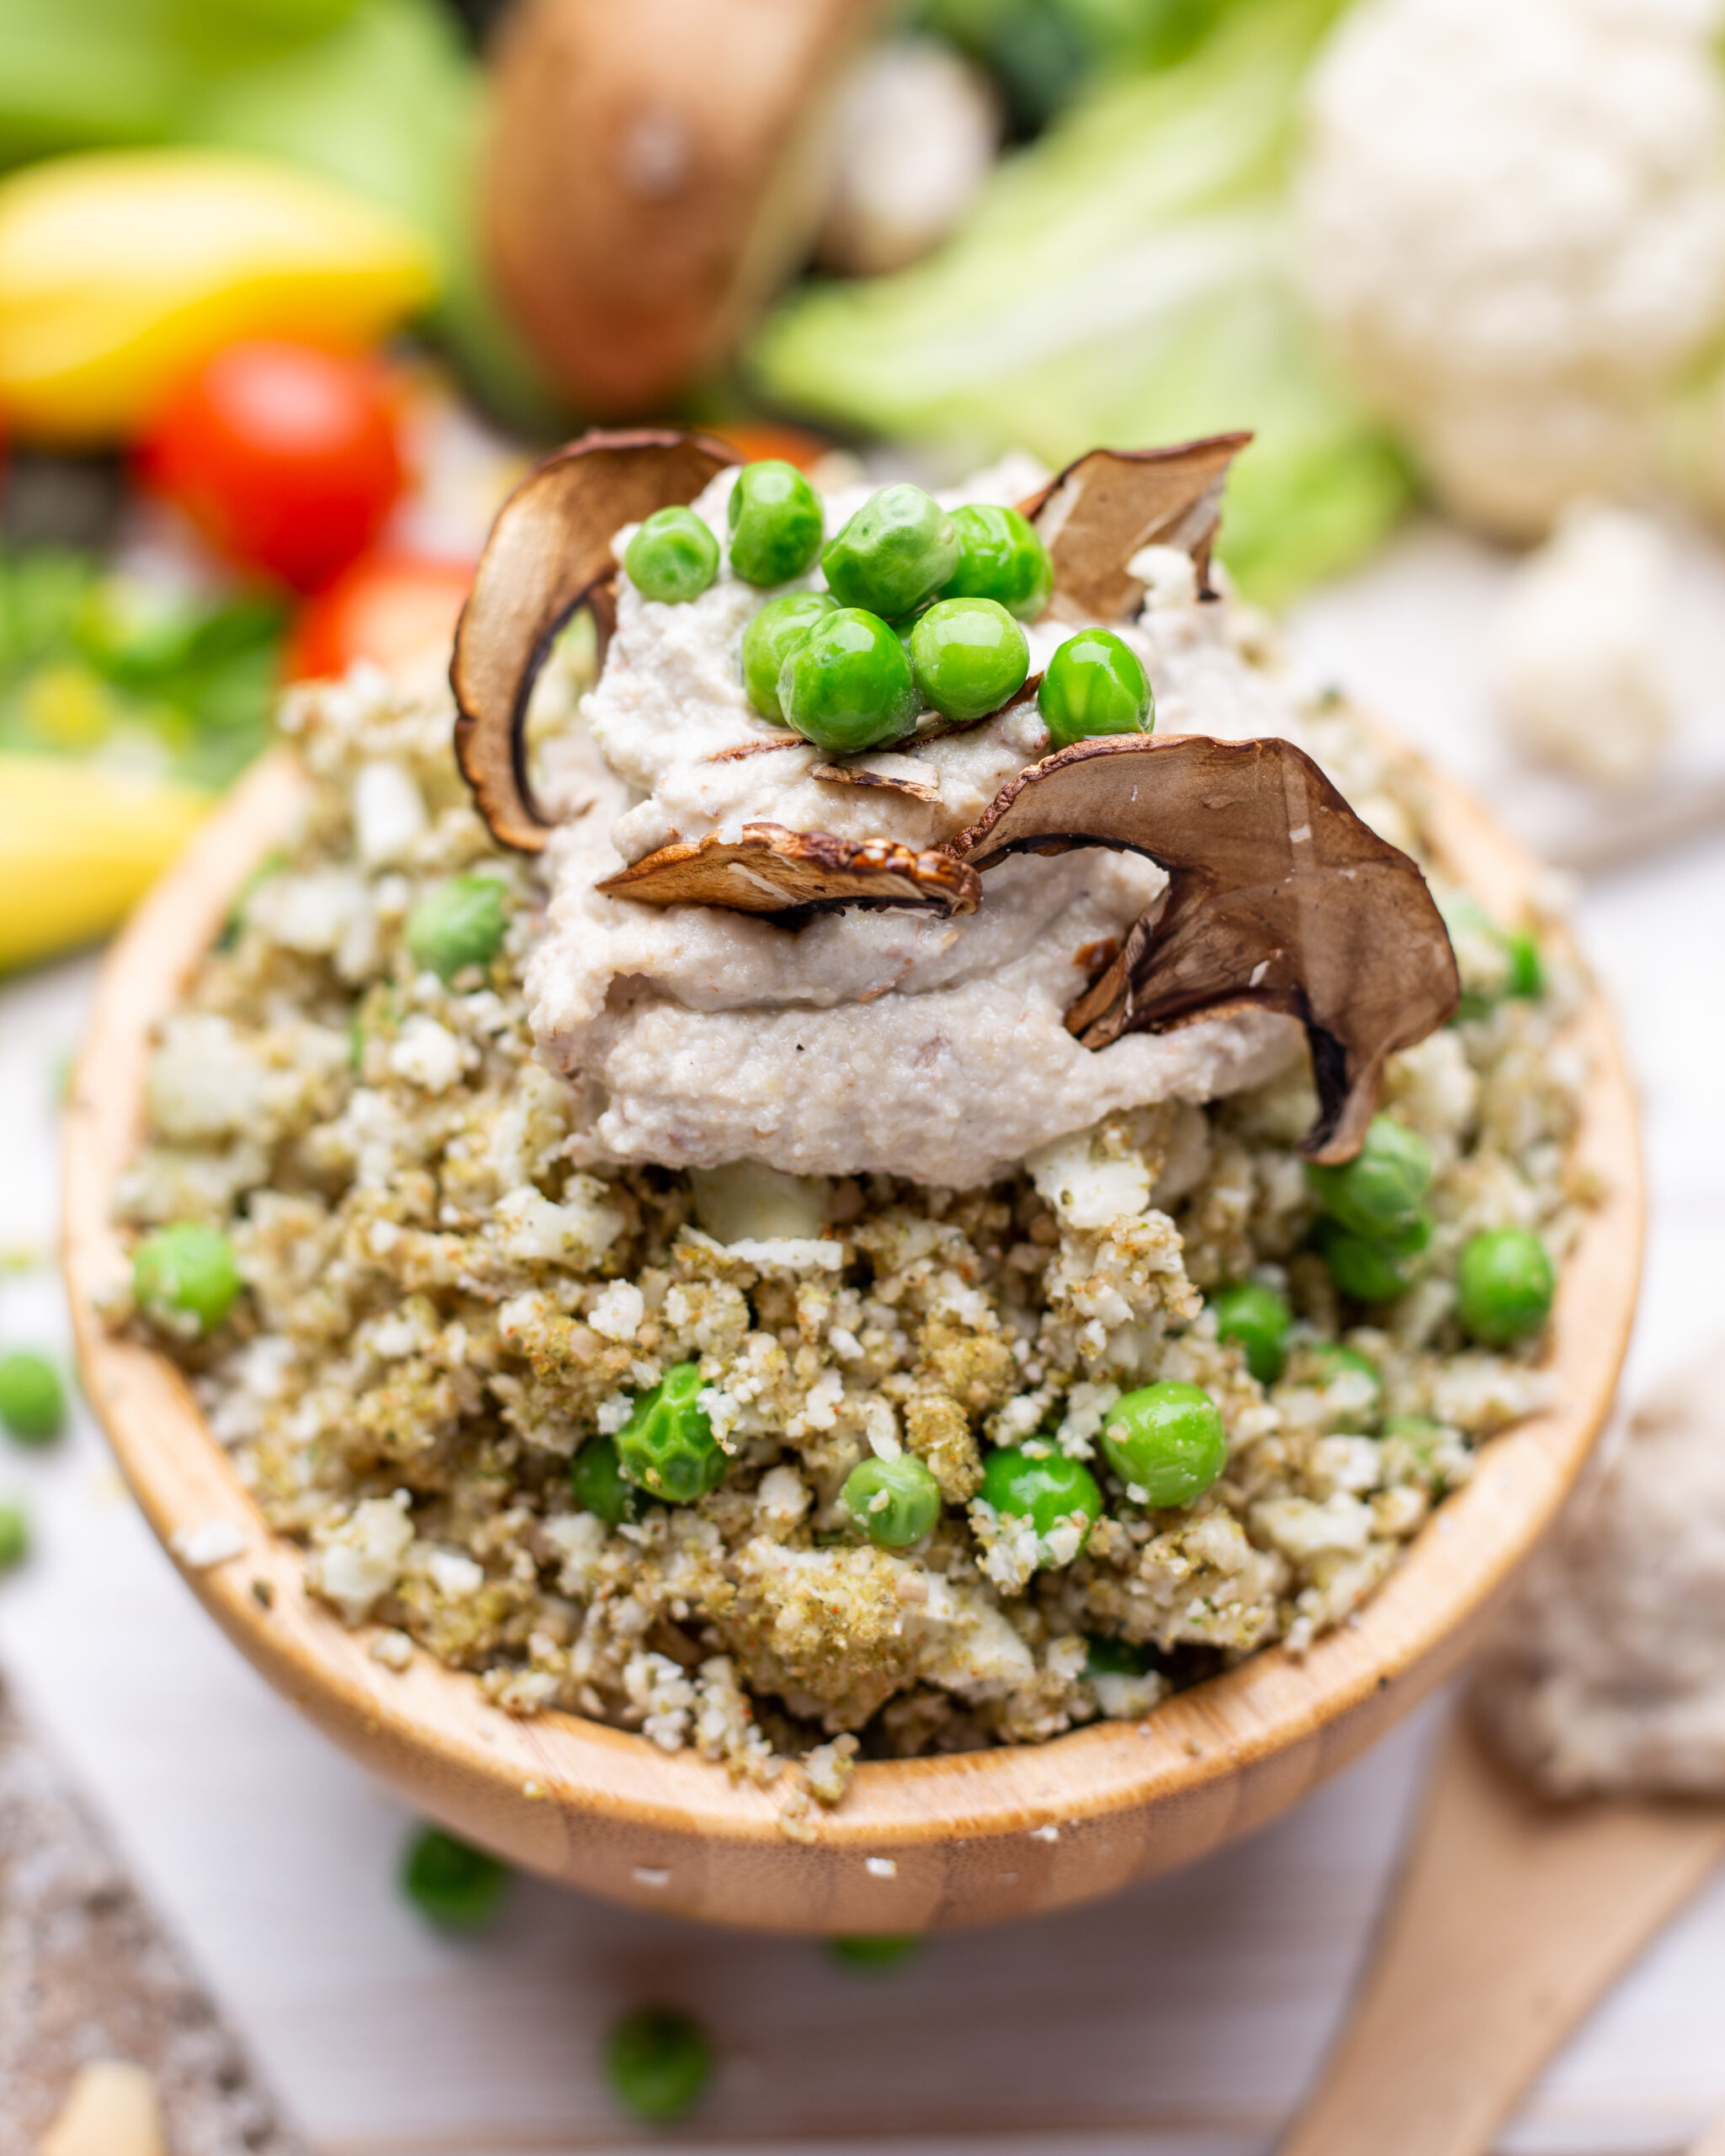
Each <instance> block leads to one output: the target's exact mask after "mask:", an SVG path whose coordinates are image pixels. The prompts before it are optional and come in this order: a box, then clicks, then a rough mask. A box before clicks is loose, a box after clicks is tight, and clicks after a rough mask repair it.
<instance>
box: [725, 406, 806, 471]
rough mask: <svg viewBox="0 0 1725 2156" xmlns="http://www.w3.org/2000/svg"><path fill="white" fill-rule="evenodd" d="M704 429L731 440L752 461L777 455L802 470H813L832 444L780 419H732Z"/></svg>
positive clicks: (732, 445)
mask: <svg viewBox="0 0 1725 2156" xmlns="http://www.w3.org/2000/svg"><path fill="white" fill-rule="evenodd" d="M701 431H702V433H703V434H709V435H716V436H717V437H718V440H720V441H724V442H729V444H730V446H731V447H732V448H733V449H734V450H735V451H736V452H737V454H738V455H739V456H743V457H746V458H747V459H748V461H749V462H750V463H751V464H753V463H755V462H757V461H758V460H759V459H761V458H763V457H771V456H777V457H782V459H783V460H784V462H786V463H787V464H794V465H795V466H796V467H797V469H798V471H799V472H807V471H809V470H810V469H811V468H812V467H814V465H816V464H818V463H819V462H820V460H821V458H822V457H823V456H825V455H826V453H827V451H829V450H830V448H831V447H832V444H831V443H830V441H823V440H821V438H820V435H812V434H809V432H808V431H807V430H805V429H804V428H802V427H789V426H786V425H785V424H783V423H782V421H780V420H777V419H736V420H729V419H728V420H726V421H725V423H724V424H723V425H722V426H717V427H703V428H702V430H701Z"/></svg>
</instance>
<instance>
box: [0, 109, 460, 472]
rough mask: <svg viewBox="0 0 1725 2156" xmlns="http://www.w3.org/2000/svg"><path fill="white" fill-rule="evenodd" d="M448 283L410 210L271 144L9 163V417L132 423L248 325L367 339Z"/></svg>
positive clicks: (1, 379)
mask: <svg viewBox="0 0 1725 2156" xmlns="http://www.w3.org/2000/svg"><path fill="white" fill-rule="evenodd" d="M435 286H436V272H435V257H434V255H433V253H432V250H431V248H430V245H429V243H427V242H426V241H425V239H424V238H423V237H421V236H420V235H419V233H418V232H416V231H415V230H414V228H413V227H412V226H410V225H409V224H407V223H406V222H404V221H403V220H402V219H401V218H399V217H398V216H394V215H393V213H391V212H390V211H387V210H382V209H380V208H378V207H377V205H374V204H372V203H371V202H368V201H366V200H362V199H360V197H359V196H356V195H350V194H348V193H347V192H346V191H345V190H344V189H341V188H339V187H336V186H334V185H332V184H330V183H329V182H328V181H327V180H323V179H314V178H312V176H311V175H310V174H308V173H301V172H297V171H296V170H294V169H293V168H291V167H289V166H286V165H278V164H275V163H271V162H270V161H269V160H268V159H265V158H260V157H246V156H243V155H239V154H238V153H235V152H229V151H225V150H177V149H159V150H106V151H99V152H91V153H89V154H88V155H85V156H80V157H56V158H52V159H50V160H49V161H48V162H46V163H42V164H37V165H29V166H26V167H24V168H23V169H22V170H21V171H19V172H15V173H12V174H11V175H9V176H8V178H7V179H3V180H0V428H3V429H4V430H5V431H6V432H8V433H10V434H12V435H14V436H17V437H19V438H20V439H23V440H33V441H42V442H50V443H57V444H62V445H66V446H84V445H90V444H95V443H99V442H104V441H112V440H124V439H126V437H127V436H128V435H132V434H133V433H135V432H136V430H137V429H138V428H139V427H140V426H141V425H142V424H145V423H146V422H147V420H148V419H150V417H151V416H152V414H153V412H154V411H155V409H156V408H157V407H158V404H159V403H161V401H162V399H163V397H164V395H165V394H166V393H167V392H168V390H169V389H171V388H172V387H174V384H175V382H177V381H178V380H179V378H180V377H181V376H184V374H187V373H189V372H190V371H191V370H192V369H193V368H195V366H198V365H199V364H200V362H201V361H202V360H205V359H206V358H207V357H208V356H209V355H210V354H211V353H212V352H214V351H216V350H218V349H219V348H220V347H221V346H222V345H223V344H230V343H232V341H233V340H234V339H237V338H242V337H296V338H303V339H307V340H308V341H310V342H312V343H315V344H333V345H336V346H339V347H341V348H344V349H348V350H355V349H360V348H362V347H364V346H366V345H367V344H371V343H373V342H375V341H376V339H377V338H379V337H381V336H382V335H383V334H386V333H387V331H389V330H390V329H392V328H394V327H395V326H396V325H397V324H398V323H400V322H402V321H403V320H404V319H405V318H408V317H409V316H410V315H412V314H414V313H416V312H419V310H420V309H421V308H422V307H425V305H426V303H427V302H428V301H430V298H431V297H432V296H433V295H434V292H435Z"/></svg>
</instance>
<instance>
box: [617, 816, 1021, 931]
mask: <svg viewBox="0 0 1725 2156" xmlns="http://www.w3.org/2000/svg"><path fill="white" fill-rule="evenodd" d="M598 888H599V889H601V891H603V892H605V893H606V894H607V895H608V896H610V897H611V898H614V899H639V900H640V901H642V903H643V904H644V905H654V906H676V905H699V906H729V908H730V909H731V910H733V911H734V912H740V913H767V914H786V913H795V912H806V911H808V910H809V909H811V908H814V907H822V908H825V907H832V906H852V905H865V906H927V907H929V908H931V909H932V910H934V911H936V912H937V913H941V914H955V913H975V910H976V904H977V900H978V899H979V898H980V895H981V885H980V882H979V881H978V878H977V875H976V872H975V869H974V868H969V867H965V865H964V863H963V862H959V861H955V860H954V859H953V857H952V855H951V854H950V853H948V852H944V851H930V852H927V853H917V852H915V851H913V850H912V849H911V847H909V846H900V845H899V843H898V842H897V841H896V840H894V839H868V840H865V841H863V842H862V843H861V844H860V845H859V844H855V843H853V842H852V841H850V840H848V839H836V838H833V837H831V836H830V835H829V834H828V833H826V832H825V831H792V830H786V829H785V827H784V825H782V824H745V825H744V826H743V832H742V836H741V838H740V839H727V838H726V837H724V835H723V834H722V833H721V832H718V831H711V832H709V833H708V835H707V836H706V837H705V838H704V839H702V840H700V841H697V842H696V843H694V844H678V845H676V846H660V849H659V851H657V852H656V853H649V854H648V855H647V856H646V857H645V858H644V859H643V860H640V861H638V862H634V863H633V864H632V866H630V867H628V868H623V869H620V870H619V871H618V872H617V874H616V875H615V876H607V877H606V879H605V881H604V882H603V883H601V884H600V885H599V887H598Z"/></svg>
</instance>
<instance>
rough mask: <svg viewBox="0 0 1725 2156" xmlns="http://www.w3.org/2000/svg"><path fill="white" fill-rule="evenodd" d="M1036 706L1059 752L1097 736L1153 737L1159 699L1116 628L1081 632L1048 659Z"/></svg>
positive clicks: (1131, 650) (1083, 630) (1138, 660)
mask: <svg viewBox="0 0 1725 2156" xmlns="http://www.w3.org/2000/svg"><path fill="white" fill-rule="evenodd" d="M1036 707H1037V709H1038V710H1039V712H1041V713H1042V723H1043V724H1044V726H1045V727H1046V728H1048V738H1049V741H1050V743H1051V744H1053V746H1054V747H1055V748H1056V749H1069V748H1071V745H1072V744H1073V743H1074V742H1075V741H1084V740H1087V739H1089V738H1090V737H1091V735H1092V734H1153V733H1154V732H1155V731H1156V700H1155V698H1154V697H1153V696H1151V693H1150V677H1149V676H1148V675H1146V672H1145V670H1144V664H1143V662H1142V660H1141V659H1140V658H1139V656H1138V654H1137V653H1136V652H1135V651H1134V650H1133V648H1132V647H1131V645H1130V644H1129V643H1124V641H1123V640H1122V639H1121V638H1119V637H1117V636H1116V635H1115V634H1114V631H1113V630H1112V629H1081V630H1080V631H1079V632H1078V633H1077V635H1076V637H1068V638H1067V639H1066V641H1065V643H1063V644H1062V645H1061V646H1060V649H1059V650H1058V651H1057V652H1056V653H1055V655H1054V657H1053V658H1052V659H1049V663H1048V665H1047V668H1046V669H1045V670H1044V674H1043V677H1042V686H1041V687H1040V688H1039V690H1038V691H1037V692H1036Z"/></svg>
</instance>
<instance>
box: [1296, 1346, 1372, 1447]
mask: <svg viewBox="0 0 1725 2156" xmlns="http://www.w3.org/2000/svg"><path fill="white" fill-rule="evenodd" d="M1296 1374H1297V1376H1298V1379H1299V1381H1300V1383H1301V1384H1302V1385H1313V1386H1316V1388H1317V1389H1318V1390H1320V1391H1327V1390H1328V1389H1329V1388H1330V1386H1331V1385H1333V1384H1334V1383H1335V1381H1336V1380H1337V1379H1338V1378H1346V1377H1353V1378H1363V1379H1364V1380H1365V1394H1364V1396H1363V1397H1362V1398H1361V1399H1360V1400H1359V1404H1358V1405H1357V1406H1353V1407H1343V1408H1340V1409H1338V1410H1337V1411H1336V1412H1335V1413H1334V1415H1333V1417H1332V1420H1333V1421H1334V1424H1335V1427H1336V1428H1337V1429H1338V1430H1350V1431H1353V1432H1354V1433H1359V1432H1362V1431H1366V1430H1370V1429H1372V1428H1375V1426H1376V1423H1377V1421H1378V1418H1379V1417H1380V1416H1381V1414H1382V1413H1383V1410H1384V1380H1383V1379H1382V1377H1381V1375H1380V1374H1379V1371H1378V1367H1377V1365H1376V1364H1375V1363H1374V1362H1372V1361H1371V1360H1370V1358H1369V1357H1367V1356H1365V1355H1362V1354H1361V1353H1360V1352H1359V1349H1358V1348H1348V1347H1346V1346H1344V1345H1343V1342H1340V1341H1339V1340H1328V1341H1323V1342H1320V1343H1318V1344H1317V1345H1316V1346H1314V1347H1310V1348H1302V1349H1301V1350H1300V1354H1299V1357H1298V1360H1297V1363H1296V1364H1295V1369H1294V1370H1293V1371H1290V1375H1296ZM1350 1390H1352V1391H1353V1392H1354V1393H1355V1394H1359V1391H1360V1388H1359V1386H1358V1385H1355V1386H1353V1387H1351V1388H1350Z"/></svg>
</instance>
